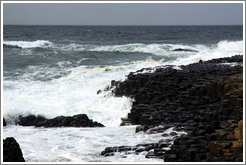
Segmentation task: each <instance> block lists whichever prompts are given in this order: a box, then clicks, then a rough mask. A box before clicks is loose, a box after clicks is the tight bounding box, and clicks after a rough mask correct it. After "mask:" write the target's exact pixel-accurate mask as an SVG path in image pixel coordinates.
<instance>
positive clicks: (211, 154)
mask: <svg viewBox="0 0 246 165" xmlns="http://www.w3.org/2000/svg"><path fill="white" fill-rule="evenodd" d="M177 51H183V50H177ZM225 63H226V65H225ZM228 63H237V64H238V65H236V66H234V64H233V65H228ZM242 63H243V56H241V55H237V56H233V57H229V58H220V59H213V60H209V61H200V62H198V63H194V64H190V65H187V66H179V67H180V69H174V67H173V66H159V67H156V68H152V70H154V72H152V73H149V72H145V73H141V72H142V71H145V70H148V69H147V68H143V69H141V70H139V71H136V72H135V73H134V72H132V73H130V74H129V75H128V76H127V79H126V80H125V81H124V82H118V83H117V85H115V82H112V85H115V89H114V90H113V91H112V92H113V93H114V94H115V96H116V97H118V96H127V97H130V98H133V99H134V102H133V104H132V109H131V112H130V113H129V114H128V116H127V118H128V119H125V120H129V121H131V124H136V125H140V126H139V127H137V129H136V132H139V131H145V132H146V133H149V134H154V133H163V135H162V136H163V137H164V138H166V137H169V136H170V137H172V138H174V142H173V145H172V146H171V149H170V150H168V151H165V152H164V151H163V153H162V152H157V151H160V149H163V148H165V146H167V143H165V142H161V141H160V142H159V143H157V144H150V145H148V146H146V147H145V151H148V154H147V155H146V157H148V158H150V157H155V158H160V157H161V156H162V154H164V156H163V157H162V159H164V160H165V161H187V162H190V161H240V160H242V159H241V158H242V145H241V144H242V143H241V142H242V138H243V136H242V135H243V129H242V126H243V124H242V123H243V121H242V119H243V67H242ZM140 73H141V74H140ZM123 122H124V121H123ZM166 125H168V126H169V128H170V127H175V130H174V131H173V132H172V133H171V134H170V135H169V134H166V133H164V131H163V130H164V129H162V128H161V127H160V126H163V127H165V126H166ZM158 127H159V128H158ZM146 128H148V129H147V130H146ZM177 130H184V131H185V132H186V133H187V135H185V136H181V137H178V136H177V133H176V131H177ZM157 148H159V149H157ZM154 150H156V153H158V154H157V155H156V154H155V152H154ZM159 156H160V157H159Z"/></svg>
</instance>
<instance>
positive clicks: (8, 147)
mask: <svg viewBox="0 0 246 165" xmlns="http://www.w3.org/2000/svg"><path fill="white" fill-rule="evenodd" d="M3 161H4V162H25V159H24V158H23V154H22V151H21V149H20V146H19V144H18V143H17V141H16V140H15V139H14V138H13V137H8V138H6V139H4V140H3Z"/></svg>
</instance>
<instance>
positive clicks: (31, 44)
mask: <svg viewBox="0 0 246 165" xmlns="http://www.w3.org/2000/svg"><path fill="white" fill-rule="evenodd" d="M3 45H5V46H11V47H18V48H23V49H24V48H40V47H50V46H51V45H52V42H50V41H46V40H36V41H3Z"/></svg>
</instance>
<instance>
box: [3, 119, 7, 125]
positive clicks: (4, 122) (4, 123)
mask: <svg viewBox="0 0 246 165" xmlns="http://www.w3.org/2000/svg"><path fill="white" fill-rule="evenodd" d="M6 125H7V123H6V121H5V119H4V118H3V126H6Z"/></svg>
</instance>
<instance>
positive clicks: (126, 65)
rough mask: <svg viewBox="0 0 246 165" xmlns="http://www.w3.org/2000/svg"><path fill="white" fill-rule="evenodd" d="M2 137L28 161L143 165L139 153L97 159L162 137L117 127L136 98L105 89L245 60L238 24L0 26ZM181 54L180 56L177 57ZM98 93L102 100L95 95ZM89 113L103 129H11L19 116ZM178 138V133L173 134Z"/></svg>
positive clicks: (240, 29)
mask: <svg viewBox="0 0 246 165" xmlns="http://www.w3.org/2000/svg"><path fill="white" fill-rule="evenodd" d="M2 44H3V58H2V60H3V81H2V82H3V90H2V109H1V111H2V115H3V117H4V118H5V119H6V121H7V124H8V126H6V127H3V135H2V139H3V138H6V137H14V138H15V139H16V140H17V142H18V143H19V144H20V147H21V149H22V152H23V156H24V158H25V160H26V161H28V162H108V161H112V162H147V161H152V162H153V161H163V160H161V159H147V158H145V154H146V153H145V152H143V153H141V154H139V155H136V154H125V153H118V154H115V155H114V156H111V157H104V156H101V155H100V153H101V151H102V150H104V149H105V148H106V147H113V146H120V145H128V146H129V145H132V146H134V145H137V144H141V143H154V142H158V141H159V140H161V139H163V138H164V137H163V136H161V134H148V133H144V132H138V133H135V127H136V126H135V125H133V126H119V125H120V123H121V118H122V117H127V114H128V113H129V112H130V110H131V105H132V102H133V101H134V100H132V99H130V98H127V97H124V96H123V97H114V95H113V93H112V92H111V91H110V90H109V91H104V89H106V88H108V86H110V83H111V80H117V81H119V80H121V81H123V80H124V79H126V76H127V75H128V74H129V72H134V71H137V70H139V69H142V68H147V67H155V66H160V65H162V66H165V65H174V68H175V69H180V68H179V67H178V66H179V65H187V64H190V63H194V62H198V61H199V60H210V59H214V58H220V57H231V56H233V55H238V54H243V27H242V26H153V27H152V26H138V27H136V26H4V27H3V43H2ZM177 49H183V50H186V51H175V50H177ZM99 90H101V91H102V92H101V93H100V94H97V91H99ZM29 114H34V115H42V116H44V117H46V118H54V117H56V116H60V115H63V116H72V115H76V114H87V115H88V117H89V118H90V119H93V121H97V122H100V123H102V124H104V125H105V126H106V127H104V128H71V127H69V128H35V127H23V126H17V125H14V124H13V123H14V122H13V121H14V120H16V118H17V117H18V116H19V115H23V116H26V115H29ZM166 131H167V132H170V131H172V128H171V129H168V130H166ZM183 133H184V132H179V135H181V134H183Z"/></svg>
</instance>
